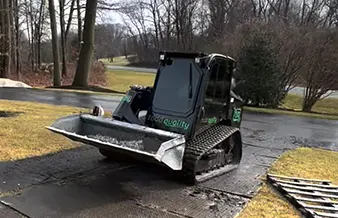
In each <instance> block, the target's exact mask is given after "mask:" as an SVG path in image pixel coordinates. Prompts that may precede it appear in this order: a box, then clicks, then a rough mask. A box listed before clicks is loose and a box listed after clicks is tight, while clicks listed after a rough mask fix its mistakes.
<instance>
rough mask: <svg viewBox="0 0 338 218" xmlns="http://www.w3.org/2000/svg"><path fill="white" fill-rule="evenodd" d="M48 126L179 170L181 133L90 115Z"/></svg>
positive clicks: (183, 142) (57, 121)
mask: <svg viewBox="0 0 338 218" xmlns="http://www.w3.org/2000/svg"><path fill="white" fill-rule="evenodd" d="M47 128H48V129H49V130H51V131H53V132H55V133H57V134H61V135H63V136H65V137H67V138H69V139H71V140H73V141H77V142H82V143H85V144H89V145H92V146H95V147H98V148H103V149H109V150H112V151H114V150H115V151H116V152H119V153H126V154H128V156H135V157H137V158H142V159H144V160H146V159H147V160H149V161H156V162H162V163H164V164H166V165H167V166H169V167H170V168H171V169H173V170H181V169H182V159H183V153H184V148H185V138H184V135H180V134H176V133H172V132H168V131H163V130H158V129H153V128H149V127H146V126H142V125H137V124H130V123H126V122H121V121H117V120H111V119H108V118H103V117H97V116H93V115H90V114H80V115H71V116H67V117H62V118H60V119H58V120H56V121H55V122H54V123H53V124H52V125H51V126H49V127H47Z"/></svg>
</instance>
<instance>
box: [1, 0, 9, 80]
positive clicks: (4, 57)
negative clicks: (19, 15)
mask: <svg viewBox="0 0 338 218" xmlns="http://www.w3.org/2000/svg"><path fill="white" fill-rule="evenodd" d="M0 8H1V9H2V13H1V14H0V27H1V28H0V45H1V50H0V67H1V68H0V70H1V71H0V77H4V78H7V77H9V75H10V71H11V56H12V55H11V52H12V48H11V46H12V43H11V38H12V37H11V34H12V30H11V16H12V15H11V13H12V10H11V8H10V3H9V0H0Z"/></svg>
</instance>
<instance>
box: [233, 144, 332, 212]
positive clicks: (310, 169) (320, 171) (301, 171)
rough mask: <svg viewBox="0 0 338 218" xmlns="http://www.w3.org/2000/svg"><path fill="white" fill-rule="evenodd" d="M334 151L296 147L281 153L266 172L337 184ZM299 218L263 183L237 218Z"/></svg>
mask: <svg viewBox="0 0 338 218" xmlns="http://www.w3.org/2000/svg"><path fill="white" fill-rule="evenodd" d="M337 165H338V152H333V151H328V150H323V149H312V148H297V149H295V150H291V151H287V152H285V153H284V154H283V155H282V156H281V157H280V158H279V159H278V160H277V161H276V162H275V163H274V164H273V165H272V167H271V168H270V169H269V173H272V174H279V175H284V176H295V177H303V178H310V179H325V180H331V182H332V183H333V184H335V185H338V168H337V167H336V166H337ZM249 217H271V218H274V217H301V216H300V214H299V212H298V211H297V210H296V209H295V208H294V207H293V206H292V205H291V204H290V203H288V201H287V200H285V199H284V198H281V197H280V195H279V194H278V193H277V192H276V191H275V190H274V189H273V188H272V187H270V186H268V185H267V184H266V183H265V184H264V185H263V186H262V187H261V188H260V190H259V191H258V193H257V195H256V196H255V197H254V198H253V199H252V200H251V201H250V202H249V203H248V204H247V206H246V207H245V208H244V209H243V211H242V212H241V213H240V214H239V216H238V218H249Z"/></svg>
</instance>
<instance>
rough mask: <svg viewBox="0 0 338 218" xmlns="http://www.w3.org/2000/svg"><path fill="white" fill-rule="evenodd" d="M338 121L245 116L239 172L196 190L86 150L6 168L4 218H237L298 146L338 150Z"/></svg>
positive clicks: (47, 97) (19, 93)
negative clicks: (263, 181) (269, 171)
mask: <svg viewBox="0 0 338 218" xmlns="http://www.w3.org/2000/svg"><path fill="white" fill-rule="evenodd" d="M0 99H9V100H23V101H33V102H42V103H48V104H55V105H70V106H78V107H86V108H92V107H93V106H94V105H95V104H101V105H102V106H103V107H104V108H105V109H106V110H113V109H114V108H115V107H116V105H117V104H118V101H119V99H120V98H119V97H115V96H105V95H92V94H83V93H70V92H60V91H52V90H48V91H44V90H32V89H28V90H26V89H17V88H1V89H0ZM337 126H338V122H337V121H326V120H320V119H309V118H303V117H292V116H281V115H267V114H259V113H251V112H245V115H244V117H243V125H242V134H243V141H244V154H243V160H242V163H241V165H240V167H239V169H237V170H236V171H233V172H231V173H229V174H226V175H223V176H221V177H218V178H215V179H212V180H209V181H206V182H204V183H202V184H200V185H198V186H196V187H186V186H184V185H182V184H180V183H178V182H176V181H175V180H174V179H173V178H172V176H171V174H170V171H168V172H167V171H165V170H163V169H160V168H158V167H153V166H150V165H147V164H142V165H132V164H127V163H115V162H109V161H106V160H105V159H104V158H103V157H102V156H101V155H100V154H99V153H98V152H97V150H96V149H95V148H93V147H91V146H87V145H83V146H81V147H80V148H77V149H72V150H68V151H62V152H60V153H57V154H52V155H48V156H42V157H38V158H31V159H25V160H20V161H15V162H3V163H0V200H1V202H2V204H0V217H20V216H26V217H233V216H234V215H235V214H237V213H238V212H239V211H240V210H241V209H242V208H243V206H244V205H245V203H246V202H247V201H248V200H249V199H250V198H252V196H253V195H254V193H255V192H256V190H257V188H258V187H259V185H260V180H259V179H258V178H259V177H260V176H261V175H263V174H264V173H265V172H266V170H267V169H268V168H269V167H270V165H271V163H273V162H274V161H275V160H276V159H277V158H278V156H279V155H280V154H282V153H283V152H284V151H286V150H288V149H293V148H296V147H298V146H300V145H304V144H305V145H307V146H320V147H324V148H327V149H332V150H338V145H337V142H338V129H337Z"/></svg>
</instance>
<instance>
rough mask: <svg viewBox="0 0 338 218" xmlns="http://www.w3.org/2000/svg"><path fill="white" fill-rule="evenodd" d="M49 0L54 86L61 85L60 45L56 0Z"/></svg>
mask: <svg viewBox="0 0 338 218" xmlns="http://www.w3.org/2000/svg"><path fill="white" fill-rule="evenodd" d="M48 1H49V14H50V15H49V16H50V29H51V31H52V44H53V62H54V86H61V73H60V57H59V45H58V40H57V29H56V17H55V6H54V0H48Z"/></svg>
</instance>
